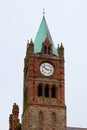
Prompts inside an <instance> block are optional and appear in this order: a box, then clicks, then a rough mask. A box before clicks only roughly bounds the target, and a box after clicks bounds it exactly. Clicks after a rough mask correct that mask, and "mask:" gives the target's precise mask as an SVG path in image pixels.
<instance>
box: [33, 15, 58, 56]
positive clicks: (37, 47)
mask: <svg viewBox="0 0 87 130" xmlns="http://www.w3.org/2000/svg"><path fill="white" fill-rule="evenodd" d="M46 37H48V38H49V40H50V42H51V44H52V49H53V54H54V55H57V50H56V49H55V46H54V43H53V40H52V38H51V35H50V32H49V29H48V26H47V23H46V20H45V17H44V16H43V19H42V21H41V24H40V27H39V30H38V33H37V35H36V38H35V41H34V53H40V52H41V48H42V43H43V42H44V41H45V39H46Z"/></svg>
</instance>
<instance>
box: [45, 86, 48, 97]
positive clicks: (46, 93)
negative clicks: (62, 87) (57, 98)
mask: <svg viewBox="0 0 87 130" xmlns="http://www.w3.org/2000/svg"><path fill="white" fill-rule="evenodd" d="M45 97H49V87H48V85H46V87H45Z"/></svg>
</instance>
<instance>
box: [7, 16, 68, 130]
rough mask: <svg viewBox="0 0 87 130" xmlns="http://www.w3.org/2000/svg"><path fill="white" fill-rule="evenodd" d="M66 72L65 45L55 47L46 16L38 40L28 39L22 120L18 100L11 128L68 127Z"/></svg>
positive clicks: (49, 129)
mask: <svg viewBox="0 0 87 130" xmlns="http://www.w3.org/2000/svg"><path fill="white" fill-rule="evenodd" d="M64 76H65V73H64V47H63V45H62V43H61V44H60V45H58V48H57V49H56V48H55V45H54V43H53V40H52V37H51V35H50V32H49V29H48V26H47V23H46V19H45V16H43V18H42V21H41V24H40V27H39V30H38V33H37V35H36V38H35V41H34V42H33V40H31V41H30V42H29V41H28V43H27V50H26V56H25V59H24V86H23V113H22V122H21V124H20V121H19V118H18V114H19V108H18V105H17V104H16V103H14V105H13V109H12V114H11V115H10V117H9V130H66V129H67V125H66V105H65V78H64ZM69 129H70V128H69Z"/></svg>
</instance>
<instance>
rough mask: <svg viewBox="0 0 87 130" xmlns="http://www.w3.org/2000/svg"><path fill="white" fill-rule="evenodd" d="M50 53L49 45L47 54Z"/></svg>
mask: <svg viewBox="0 0 87 130" xmlns="http://www.w3.org/2000/svg"><path fill="white" fill-rule="evenodd" d="M49 54H50V47H48V55H49Z"/></svg>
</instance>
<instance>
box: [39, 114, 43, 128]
mask: <svg viewBox="0 0 87 130" xmlns="http://www.w3.org/2000/svg"><path fill="white" fill-rule="evenodd" d="M39 130H43V113H42V112H40V113H39Z"/></svg>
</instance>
